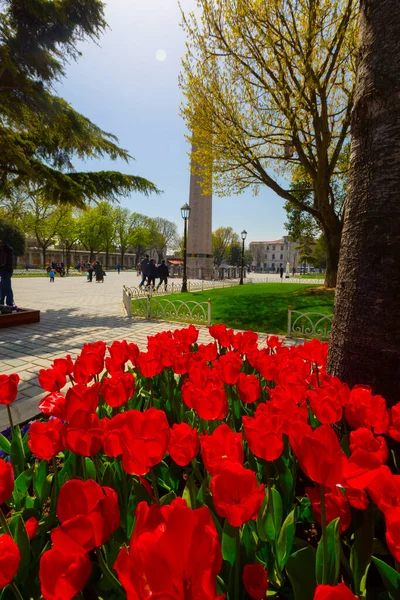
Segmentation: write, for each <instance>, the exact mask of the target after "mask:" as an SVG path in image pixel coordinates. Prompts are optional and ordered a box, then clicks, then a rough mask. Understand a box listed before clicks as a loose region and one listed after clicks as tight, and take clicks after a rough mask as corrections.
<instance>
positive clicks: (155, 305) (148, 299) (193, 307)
mask: <svg viewBox="0 0 400 600" xmlns="http://www.w3.org/2000/svg"><path fill="white" fill-rule="evenodd" d="M129 316H131V317H139V318H142V319H148V320H150V319H155V320H162V321H177V322H179V323H193V324H196V325H211V300H208V302H194V301H193V300H188V301H186V302H184V301H183V300H178V299H176V300H175V299H174V300H167V299H166V298H162V297H161V298H156V297H154V296H145V297H142V298H136V299H133V300H132V298H130V315H129Z"/></svg>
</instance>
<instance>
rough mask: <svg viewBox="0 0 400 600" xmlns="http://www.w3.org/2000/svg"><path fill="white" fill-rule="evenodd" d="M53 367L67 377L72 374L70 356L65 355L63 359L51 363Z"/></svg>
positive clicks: (72, 367) (72, 364) (72, 368)
mask: <svg viewBox="0 0 400 600" xmlns="http://www.w3.org/2000/svg"><path fill="white" fill-rule="evenodd" d="M53 367H54V368H55V369H58V370H59V371H61V372H62V373H63V374H64V375H65V376H67V375H71V374H72V373H73V370H74V363H73V362H72V359H71V356H70V355H69V354H67V356H66V357H65V358H56V359H55V360H54V361H53Z"/></svg>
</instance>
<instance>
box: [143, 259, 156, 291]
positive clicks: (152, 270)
mask: <svg viewBox="0 0 400 600" xmlns="http://www.w3.org/2000/svg"><path fill="white" fill-rule="evenodd" d="M156 277H157V267H156V261H155V259H154V258H152V259H151V261H150V263H149V265H148V267H147V279H148V281H147V285H146V287H147V288H148V287H150V286H153V289H154V288H155V286H156Z"/></svg>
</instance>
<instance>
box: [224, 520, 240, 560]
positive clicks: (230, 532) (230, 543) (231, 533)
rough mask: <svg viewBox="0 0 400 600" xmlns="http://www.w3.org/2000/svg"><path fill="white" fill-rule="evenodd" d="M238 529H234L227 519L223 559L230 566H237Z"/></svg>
mask: <svg viewBox="0 0 400 600" xmlns="http://www.w3.org/2000/svg"><path fill="white" fill-rule="evenodd" d="M236 536H237V527H233V526H232V525H230V524H229V523H228V519H225V523H224V528H223V530H222V558H223V559H224V560H226V561H227V562H228V563H229V564H230V565H232V566H233V565H234V564H235V558H236Z"/></svg>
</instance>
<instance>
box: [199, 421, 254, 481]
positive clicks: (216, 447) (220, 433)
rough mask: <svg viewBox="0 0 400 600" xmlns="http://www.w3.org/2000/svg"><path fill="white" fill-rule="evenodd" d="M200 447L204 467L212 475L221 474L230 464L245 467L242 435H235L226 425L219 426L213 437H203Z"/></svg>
mask: <svg viewBox="0 0 400 600" xmlns="http://www.w3.org/2000/svg"><path fill="white" fill-rule="evenodd" d="M200 447H201V456H202V459H203V462H204V466H205V468H206V469H207V471H208V472H209V473H210V474H211V475H216V474H217V473H220V472H221V471H222V469H223V468H224V467H225V465H226V464H228V463H230V462H233V463H238V464H240V465H243V461H244V454H243V444H242V435H241V434H240V433H234V432H233V431H232V429H231V428H230V427H229V425H226V424H225V423H224V424H223V425H219V426H218V427H217V428H216V429H215V430H214V431H213V433H212V435H208V434H207V435H202V436H201V437H200Z"/></svg>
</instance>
